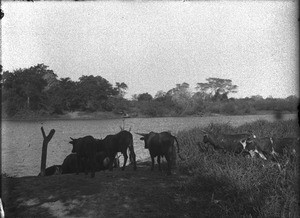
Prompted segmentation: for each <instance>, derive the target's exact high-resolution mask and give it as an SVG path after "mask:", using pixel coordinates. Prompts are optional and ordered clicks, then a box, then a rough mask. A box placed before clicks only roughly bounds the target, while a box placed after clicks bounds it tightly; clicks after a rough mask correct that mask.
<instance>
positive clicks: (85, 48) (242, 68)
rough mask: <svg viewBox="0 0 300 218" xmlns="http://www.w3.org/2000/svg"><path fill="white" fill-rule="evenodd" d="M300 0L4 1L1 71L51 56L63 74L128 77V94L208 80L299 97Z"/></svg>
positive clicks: (244, 92)
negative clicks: (211, 78) (226, 81)
mask: <svg viewBox="0 0 300 218" xmlns="http://www.w3.org/2000/svg"><path fill="white" fill-rule="evenodd" d="M297 7H298V4H297V1H217V2H215V1H192V2H191V1H163V2H158V1H125V2H121V1H99V2H97V1H92V2H70V1H61V2H56V1H55V2H53V1H52V2H2V9H3V11H4V13H5V15H4V18H3V19H2V27H1V31H2V65H3V70H9V71H13V70H15V69H19V68H27V67H31V66H34V65H36V64H40V63H44V64H45V65H47V66H49V69H51V70H53V71H54V73H55V74H57V76H58V78H65V77H70V78H71V79H72V80H73V81H77V80H78V79H79V77H81V76H82V75H94V76H97V75H100V76H101V77H103V78H105V79H107V80H108V81H109V82H110V83H111V84H113V85H114V84H115V83H116V82H125V83H126V84H127V85H128V90H127V94H126V96H125V97H127V98H130V97H131V96H132V95H133V94H140V93H145V92H148V93H150V94H151V95H152V96H154V95H155V94H156V93H157V91H160V90H162V91H165V92H166V91H168V90H170V89H172V88H174V87H175V86H176V84H181V83H183V82H186V83H188V84H190V88H191V91H195V89H194V88H195V87H196V85H197V83H203V82H206V79H207V78H209V77H217V78H222V79H231V80H232V83H233V84H234V85H237V86H238V87H239V88H238V92H237V93H236V94H233V95H231V97H236V98H241V97H250V96H252V95H261V96H263V97H268V96H270V95H271V96H273V97H279V98H285V97H287V96H289V95H297V96H299V91H298V89H299V84H298V83H299V78H298V77H299V76H298V75H299V72H298V56H299V51H298V48H299V45H298V39H299V38H298V37H299V31H298V21H297V19H298V14H297V11H298V8H297Z"/></svg>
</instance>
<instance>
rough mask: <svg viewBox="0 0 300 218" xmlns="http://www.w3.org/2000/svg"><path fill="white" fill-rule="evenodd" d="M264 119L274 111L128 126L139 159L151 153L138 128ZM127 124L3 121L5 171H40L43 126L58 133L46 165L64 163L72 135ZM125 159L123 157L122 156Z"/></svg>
mask: <svg viewBox="0 0 300 218" xmlns="http://www.w3.org/2000/svg"><path fill="white" fill-rule="evenodd" d="M296 118H297V115H296V114H286V115H285V116H284V119H296ZM259 119H264V120H269V121H273V120H274V117H273V116H272V115H247V116H212V117H163V118H127V119H125V129H126V130H128V129H129V128H131V133H133V140H134V148H135V153H136V155H137V160H141V159H144V158H147V157H149V152H148V150H145V149H144V142H143V141H141V140H140V136H139V135H137V134H135V133H134V132H140V133H148V132H150V131H155V132H160V131H171V132H172V133H173V134H175V135H176V133H177V132H178V131H180V130H184V129H190V128H193V127H196V126H197V127H198V126H200V127H204V126H206V125H208V124H209V123H227V122H229V123H230V124H231V125H233V126H239V125H242V124H244V123H246V122H253V121H255V120H259ZM122 125H123V122H122V119H108V120H48V121H47V120H44V121H2V173H6V174H7V175H9V176H16V177H20V176H32V175H37V174H38V173H39V171H40V165H41V152H42V142H43V137H42V133H41V126H43V127H44V130H45V132H46V135H48V134H49V132H50V130H51V129H55V131H56V132H55V134H54V136H53V138H52V139H51V141H50V143H49V144H48V152H47V163H46V166H47V167H49V166H52V165H54V164H62V162H63V160H64V158H65V157H66V156H67V155H68V154H70V153H71V150H72V146H71V144H69V141H70V137H73V138H78V137H83V136H86V135H92V136H94V137H95V138H104V137H105V136H106V135H108V134H116V133H117V132H119V131H120V126H122ZM121 161H122V159H121Z"/></svg>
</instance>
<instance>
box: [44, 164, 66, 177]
mask: <svg viewBox="0 0 300 218" xmlns="http://www.w3.org/2000/svg"><path fill="white" fill-rule="evenodd" d="M60 174H62V166H61V165H53V166H51V167H47V168H46V169H45V176H52V175H60ZM40 175H41V173H39V176H40Z"/></svg>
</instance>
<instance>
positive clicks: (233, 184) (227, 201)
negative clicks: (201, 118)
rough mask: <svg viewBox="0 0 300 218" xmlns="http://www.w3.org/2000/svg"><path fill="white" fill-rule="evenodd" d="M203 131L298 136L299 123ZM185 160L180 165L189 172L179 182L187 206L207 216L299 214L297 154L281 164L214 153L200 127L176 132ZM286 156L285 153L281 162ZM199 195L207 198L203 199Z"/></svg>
mask: <svg viewBox="0 0 300 218" xmlns="http://www.w3.org/2000/svg"><path fill="white" fill-rule="evenodd" d="M204 130H206V131H212V132H215V133H241V132H249V131H253V132H254V134H255V135H257V136H258V137H266V136H269V137H270V136H277V137H298V133H299V129H298V123H297V121H292V120H290V121H277V122H267V121H262V120H260V121H256V122H253V123H249V124H245V125H242V126H240V127H232V126H230V125H228V124H210V125H209V126H207V127H206V128H204ZM177 137H178V140H179V143H180V145H181V148H182V149H181V150H182V151H181V153H182V155H183V156H185V157H186V158H185V161H179V163H178V169H179V170H180V171H181V172H183V173H187V174H190V175H192V176H191V179H190V180H189V181H187V182H186V183H185V184H183V187H184V190H185V192H186V194H187V195H189V196H192V197H194V198H195V199H202V200H201V201H199V202H197V201H196V202H193V205H191V210H192V211H193V213H194V214H193V215H194V216H196V215H197V213H200V211H197V210H198V208H199V210H200V208H201V210H202V211H201V213H202V214H203V209H205V210H206V212H205V213H206V216H207V217H299V189H298V182H299V181H298V176H299V174H298V173H299V167H298V163H299V162H298V156H299V153H297V158H296V160H294V161H290V162H289V163H288V164H286V165H285V166H283V167H282V169H281V170H280V169H279V168H278V166H277V165H276V164H274V163H272V162H269V161H264V160H262V159H259V158H254V159H253V158H246V157H243V156H241V155H234V154H229V153H226V154H224V153H222V152H216V151H214V150H212V148H210V147H209V146H206V145H204V144H203V143H202V137H203V133H202V132H201V129H200V128H194V129H191V130H186V131H180V132H178V134H177ZM288 159H289V157H284V159H283V160H282V163H285V162H286V160H288ZM203 199H206V201H205V202H203Z"/></svg>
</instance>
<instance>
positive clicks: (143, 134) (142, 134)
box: [135, 132, 147, 136]
mask: <svg viewBox="0 0 300 218" xmlns="http://www.w3.org/2000/svg"><path fill="white" fill-rule="evenodd" d="M135 134H138V135H141V136H146V135H147V134H145V133H138V132H136V133H135Z"/></svg>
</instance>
